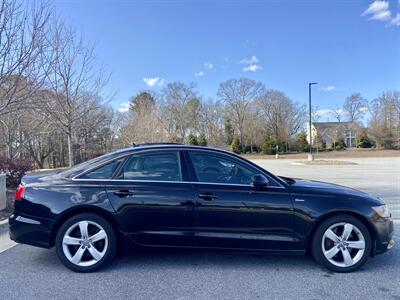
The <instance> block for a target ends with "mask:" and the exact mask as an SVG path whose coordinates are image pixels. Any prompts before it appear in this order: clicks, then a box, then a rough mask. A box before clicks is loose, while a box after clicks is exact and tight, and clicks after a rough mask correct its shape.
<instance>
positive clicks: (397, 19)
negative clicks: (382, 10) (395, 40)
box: [390, 0, 400, 26]
mask: <svg viewBox="0 0 400 300" xmlns="http://www.w3.org/2000/svg"><path fill="white" fill-rule="evenodd" d="M399 3H400V0H399ZM390 25H394V26H400V13H398V14H397V15H396V16H395V17H394V18H393V19H392V21H390Z"/></svg>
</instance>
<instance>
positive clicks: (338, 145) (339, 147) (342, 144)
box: [335, 139, 346, 151]
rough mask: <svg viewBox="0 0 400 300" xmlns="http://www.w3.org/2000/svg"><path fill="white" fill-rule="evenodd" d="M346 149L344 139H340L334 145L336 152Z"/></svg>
mask: <svg viewBox="0 0 400 300" xmlns="http://www.w3.org/2000/svg"><path fill="white" fill-rule="evenodd" d="M344 149H346V143H345V142H344V139H340V140H339V141H338V142H337V143H336V149H335V150H337V151H340V150H344Z"/></svg>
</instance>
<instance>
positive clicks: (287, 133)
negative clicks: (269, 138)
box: [258, 90, 306, 144]
mask: <svg viewBox="0 0 400 300" xmlns="http://www.w3.org/2000/svg"><path fill="white" fill-rule="evenodd" d="M258 107H259V109H260V112H261V113H262V116H263V118H264V120H265V126H266V128H267V129H268V131H269V132H270V133H271V134H272V135H273V136H274V138H275V141H276V142H286V144H287V143H288V141H289V140H290V139H291V138H292V137H293V136H294V135H296V134H297V133H298V132H300V130H301V129H302V127H303V125H304V122H305V121H306V114H305V111H306V109H305V107H304V106H301V105H298V104H297V103H294V102H293V101H292V100H291V99H289V98H288V97H287V96H286V95H285V94H284V93H283V92H281V91H276V90H267V91H266V92H265V93H264V94H263V95H262V97H260V98H259V100H258Z"/></svg>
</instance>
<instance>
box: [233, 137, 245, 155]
mask: <svg viewBox="0 0 400 300" xmlns="http://www.w3.org/2000/svg"><path fill="white" fill-rule="evenodd" d="M231 150H232V152H234V153H237V154H240V153H242V150H243V149H242V145H240V142H239V139H238V138H237V137H236V136H235V137H233V139H232V144H231Z"/></svg>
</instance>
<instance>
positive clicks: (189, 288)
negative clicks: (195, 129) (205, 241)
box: [0, 158, 400, 299]
mask: <svg viewBox="0 0 400 300" xmlns="http://www.w3.org/2000/svg"><path fill="white" fill-rule="evenodd" d="M353 161H355V162H356V163H357V165H345V166H298V165H292V164H291V163H292V161H289V160H279V161H272V160H262V161H257V163H259V164H261V165H263V166H264V167H266V168H267V169H269V170H270V171H272V172H274V173H276V174H280V175H286V176H294V177H304V178H309V179H318V180H323V181H329V182H335V183H339V184H345V185H348V186H351V187H355V188H359V189H361V190H364V191H367V192H371V193H374V194H376V195H378V196H380V197H382V198H383V199H384V200H385V201H386V202H387V203H389V205H390V207H391V209H392V212H393V214H394V216H395V217H396V219H399V217H400V211H397V209H398V207H399V195H400V192H399V191H400V184H399V181H400V178H399V177H400V174H399V173H400V172H399V170H400V168H399V167H400V159H399V158H396V159H393V158H392V159H383V158H382V159H374V160H371V159H366V160H363V159H358V160H354V159H353ZM395 240H397V241H399V240H400V221H398V220H397V221H396V225H395ZM399 282H400V247H399V244H397V245H396V246H395V247H394V249H392V250H391V251H389V252H388V253H386V254H383V255H379V256H377V257H374V258H371V259H369V261H368V262H367V263H366V264H365V265H364V266H363V267H362V268H361V269H360V270H359V271H358V272H355V273H350V274H335V273H332V272H329V271H327V270H326V269H323V268H321V267H320V266H318V265H317V264H316V263H315V262H314V261H313V260H312V259H311V258H310V257H307V256H305V257H303V256H300V257H295V256H272V255H265V254H260V253H239V252H214V251H193V250H185V251H176V250H157V251H143V252H134V253H127V254H124V255H119V256H118V258H117V259H116V260H115V262H114V263H113V264H112V265H110V266H109V267H107V268H105V269H103V270H101V271H100V272H97V273H92V274H77V273H73V272H72V271H69V270H68V269H66V268H65V267H63V266H62V265H61V263H60V262H59V261H58V259H57V256H56V254H55V251H54V249H53V250H46V249H39V248H34V247H30V246H26V245H17V246H15V247H13V248H11V249H9V250H7V251H5V252H3V253H0V295H1V297H2V299H16V298H18V299H28V298H29V299H32V298H36V299H48V298H52V299H66V298H67V299H82V298H86V299H98V298H102V299H103V298H118V299H119V298H121V299H122V298H131V299H189V298H190V299H323V298H328V297H329V298H333V299H339V298H340V299H350V298H351V299H382V298H386V299H400V284H399Z"/></svg>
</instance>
